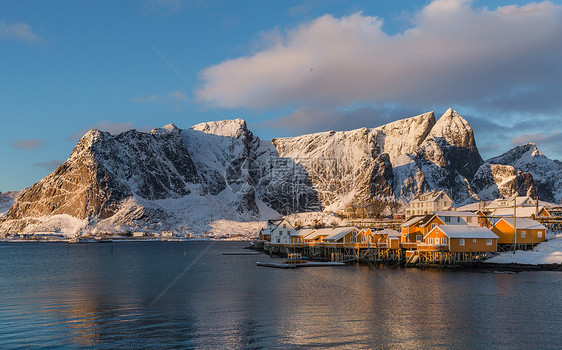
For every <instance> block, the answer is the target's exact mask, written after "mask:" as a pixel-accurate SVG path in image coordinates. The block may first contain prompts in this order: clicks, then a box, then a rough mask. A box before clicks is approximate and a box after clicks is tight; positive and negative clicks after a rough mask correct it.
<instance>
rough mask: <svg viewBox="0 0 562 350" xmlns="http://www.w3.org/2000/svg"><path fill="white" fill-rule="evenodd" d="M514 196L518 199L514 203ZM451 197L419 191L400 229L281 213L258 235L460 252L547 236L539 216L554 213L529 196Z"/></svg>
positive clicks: (284, 241) (302, 243)
mask: <svg viewBox="0 0 562 350" xmlns="http://www.w3.org/2000/svg"><path fill="white" fill-rule="evenodd" d="M514 202H516V203H517V204H516V208H515V209H514V208H513V206H514ZM452 203H453V202H452V200H451V198H450V197H449V196H448V195H447V194H446V193H445V192H443V191H434V192H431V193H425V194H419V195H417V196H416V197H415V198H414V199H413V200H412V201H411V202H410V204H409V208H408V209H407V210H406V213H407V217H408V218H407V219H406V220H405V222H403V223H402V225H401V227H400V231H401V232H398V231H395V230H390V229H384V230H381V229H376V228H358V227H353V226H348V227H332V228H316V229H315V228H302V229H295V227H293V225H292V224H291V223H290V222H289V221H288V220H287V219H284V218H281V219H278V220H270V221H269V222H268V226H267V229H266V230H263V231H262V232H260V235H259V238H258V240H259V241H261V242H263V243H265V245H268V246H271V247H276V246H278V247H334V248H354V249H363V248H386V249H407V250H418V251H444V252H455V253H456V252H460V253H462V252H495V251H498V250H504V249H511V248H512V247H514V245H515V246H516V247H517V248H521V249H528V248H532V247H533V246H534V245H536V244H538V243H541V242H543V241H544V240H545V239H546V230H547V228H546V227H545V226H544V225H542V224H541V223H540V222H539V221H537V220H536V219H539V218H544V217H548V216H550V213H549V212H548V210H547V209H546V208H545V207H542V206H539V205H538V203H537V202H534V201H532V200H531V199H530V198H528V197H517V198H512V199H500V200H497V201H494V202H492V203H490V204H489V205H488V206H487V208H482V207H481V206H479V205H473V206H472V207H466V208H463V210H458V209H456V208H454V207H453V206H452ZM531 204H532V205H531ZM510 205H511V206H512V207H511V208H509V206H510ZM517 206H520V207H517ZM506 209H507V210H506ZM514 211H515V212H516V215H514Z"/></svg>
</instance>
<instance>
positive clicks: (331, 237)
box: [322, 226, 357, 242]
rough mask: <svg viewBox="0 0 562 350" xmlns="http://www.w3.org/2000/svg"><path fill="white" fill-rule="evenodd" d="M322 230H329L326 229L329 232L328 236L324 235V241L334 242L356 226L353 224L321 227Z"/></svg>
mask: <svg viewBox="0 0 562 350" xmlns="http://www.w3.org/2000/svg"><path fill="white" fill-rule="evenodd" d="M322 230H330V231H326V232H329V233H328V236H326V237H324V241H330V242H336V241H337V240H339V239H341V238H342V237H344V236H345V235H347V234H348V233H350V232H351V231H353V230H357V228H356V227H353V226H348V227H335V228H331V229H322Z"/></svg>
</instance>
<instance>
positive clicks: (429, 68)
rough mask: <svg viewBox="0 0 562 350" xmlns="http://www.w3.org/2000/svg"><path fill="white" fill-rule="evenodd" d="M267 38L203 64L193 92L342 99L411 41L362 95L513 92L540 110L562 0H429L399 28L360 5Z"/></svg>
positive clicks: (559, 76)
mask: <svg viewBox="0 0 562 350" xmlns="http://www.w3.org/2000/svg"><path fill="white" fill-rule="evenodd" d="M263 37H264V38H267V37H268V36H263ZM271 37H274V38H275V39H274V40H271V41H270V42H264V43H263V45H264V47H265V48H264V49H262V50H261V51H259V52H257V53H254V54H251V55H248V56H244V57H240V58H236V59H229V60H226V61H224V62H222V63H220V64H217V65H214V66H211V67H208V68H206V69H205V70H203V71H202V72H201V75H200V77H201V80H202V85H201V88H200V90H199V94H200V95H201V96H205V98H206V99H208V100H210V101H212V102H213V103H216V104H217V105H218V106H220V107H223V108H239V107H242V108H255V109H261V108H271V107H293V108H299V107H302V106H322V108H334V107H339V108H341V107H342V106H345V105H347V104H348V103H350V102H351V101H353V100H354V99H355V98H356V97H357V96H358V95H359V94H360V93H361V92H362V91H363V90H364V89H365V88H366V87H367V86H369V84H371V83H372V82H373V80H374V79H375V78H376V77H377V76H379V74H381V72H383V71H384V70H385V69H386V68H387V67H389V65H390V64H391V63H392V62H393V61H394V60H395V59H396V58H397V57H398V56H399V55H400V53H401V52H403V51H404V49H405V48H406V47H408V45H410V44H411V43H412V42H414V45H413V46H412V47H411V48H410V49H409V50H408V51H407V52H406V53H405V54H404V55H403V56H402V57H401V58H400V59H399V60H397V61H396V63H395V64H394V65H393V66H392V67H391V68H390V69H389V70H388V71H387V72H386V73H385V74H384V75H383V76H382V77H381V78H380V80H379V81H377V83H376V84H375V85H374V86H373V87H372V88H370V89H369V90H368V91H367V92H366V93H365V94H364V95H363V96H362V98H361V99H360V100H359V102H360V103H361V102H363V103H377V104H381V103H382V104H385V103H391V104H402V105H408V106H414V105H427V104H434V105H447V106H449V105H465V106H468V105H472V106H476V105H484V104H485V105H486V106H488V107H489V108H493V107H494V106H495V105H496V104H498V105H499V106H500V107H501V106H505V105H509V102H510V101H513V100H514V99H515V98H514V96H517V98H516V100H517V101H518V103H519V104H526V105H528V106H531V107H532V108H531V107H529V108H531V109H540V108H542V107H541V105H542V102H541V103H537V101H538V100H537V101H535V100H536V99H538V98H539V96H543V97H542V98H543V99H544V96H559V93H558V91H559V88H558V86H559V82H560V81H561V80H562V66H561V65H560V62H562V50H561V47H562V46H561V45H560V43H561V42H562V6H559V5H555V4H552V3H550V2H541V3H532V4H529V5H525V6H515V5H510V6H505V7H500V8H497V9H494V10H490V9H487V8H485V7H482V8H476V7H475V6H474V5H473V3H472V1H463V0H436V1H433V2H431V3H430V4H428V5H427V6H426V7H424V8H423V9H422V10H421V11H420V12H418V13H417V14H416V15H415V16H414V17H413V22H412V27H411V28H410V29H408V30H406V31H404V32H402V33H398V34H396V35H388V34H386V33H385V32H384V31H383V22H382V20H381V19H379V18H377V17H374V16H367V15H365V14H362V13H360V12H358V13H355V14H352V15H350V16H345V17H341V18H335V17H333V16H331V15H325V16H322V17H319V18H317V19H315V20H313V21H311V22H308V23H305V24H303V25H301V26H300V27H298V28H295V29H292V30H288V31H286V32H284V33H282V36H281V39H279V37H278V35H272V36H271ZM553 89H556V90H553ZM525 91H529V93H528V94H527V93H526V92H525ZM533 91H535V93H534V94H533V93H532V92H533ZM536 91H540V92H541V93H540V94H537V93H536ZM521 95H523V96H521ZM527 96H531V97H530V98H529V99H528V100H526V99H525V97H527ZM550 100H552V99H550ZM550 100H548V101H545V103H550V104H552V103H554V104H555V105H556V108H558V109H562V107H561V106H560V103H559V102H553V101H550Z"/></svg>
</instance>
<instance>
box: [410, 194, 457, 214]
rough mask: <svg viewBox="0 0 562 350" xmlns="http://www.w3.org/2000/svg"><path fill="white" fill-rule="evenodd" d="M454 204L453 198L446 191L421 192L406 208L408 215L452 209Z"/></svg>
mask: <svg viewBox="0 0 562 350" xmlns="http://www.w3.org/2000/svg"><path fill="white" fill-rule="evenodd" d="M452 206H453V200H452V199H451V197H449V195H447V193H445V191H432V192H426V193H421V194H418V195H417V196H415V197H414V198H413V199H412V200H411V201H410V204H409V206H408V209H406V217H410V216H413V215H425V214H428V213H431V212H434V211H445V210H450V209H451V207H452Z"/></svg>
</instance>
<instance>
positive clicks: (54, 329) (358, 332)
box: [0, 242, 562, 349]
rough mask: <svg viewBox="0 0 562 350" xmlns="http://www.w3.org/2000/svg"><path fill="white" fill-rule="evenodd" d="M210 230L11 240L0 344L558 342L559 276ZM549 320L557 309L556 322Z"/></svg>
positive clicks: (3, 270)
mask: <svg viewBox="0 0 562 350" xmlns="http://www.w3.org/2000/svg"><path fill="white" fill-rule="evenodd" d="M207 244H209V243H207V242H193V243H122V244H115V245H114V246H111V245H102V244H99V245H90V246H89V247H87V246H84V245H73V246H70V247H66V246H64V245H49V244H31V245H10V246H9V248H6V249H2V253H5V254H3V255H2V256H0V283H1V287H2V291H3V293H1V294H0V313H1V314H2V318H1V319H0V344H2V347H3V348H15V347H36V346H53V347H71V348H77V347H78V348H79V347H84V348H116V347H128V348H154V347H175V348H208V349H216V348H243V349H262V348H272V347H273V348H278V347H279V348H303V347H311V348H322V349H324V348H354V349H356V348H364V349H371V348H381V349H386V348H396V349H406V348H408V349H410V348H435V347H443V348H451V347H461V348H502V347H506V348H510V347H512V345H513V344H517V346H516V347H522V348H526V347H536V346H538V345H540V347H543V348H548V347H557V346H558V333H557V332H556V331H554V332H553V331H552V330H556V329H559V328H558V327H560V326H562V324H561V323H562V322H561V320H560V317H559V316H558V315H559V313H560V311H562V298H561V295H560V290H561V287H562V277H561V274H559V273H555V272H554V273H553V272H532V273H520V274H514V275H506V274H493V273H469V272H458V271H436V270H418V269H400V268H377V269H372V268H370V267H367V266H347V267H342V268H314V269H313V268H311V269H297V270H277V269H267V268H261V267H256V266H255V261H256V260H264V259H269V257H266V256H260V257H255V256H222V255H221V252H222V251H223V250H233V249H236V247H241V246H242V245H243V243H240V244H239V243H217V244H216V245H215V246H213V247H212V248H211V249H210V250H209V251H208V253H207V254H206V255H205V256H204V258H203V259H201V260H200V261H198V262H197V264H195V265H194V266H193V268H192V269H190V270H189V271H188V272H187V273H186V274H185V275H184V276H183V277H182V278H181V279H180V280H179V281H178V283H176V284H175V285H174V286H173V287H172V288H171V289H170V290H169V291H168V292H167V293H166V294H165V295H164V296H163V297H162V298H161V299H159V300H158V302H157V303H156V304H155V305H154V306H152V307H148V305H149V304H150V303H151V301H153V300H154V298H155V297H156V296H157V295H158V294H160V293H161V292H162V290H163V289H164V288H165V287H166V286H167V285H168V284H169V283H170V282H171V281H172V280H173V279H174V278H175V277H176V276H177V275H178V274H179V273H180V272H181V271H183V269H184V268H185V266H187V265H188V264H189V263H190V262H191V261H192V259H194V258H195V256H197V255H198V254H199V252H201V251H202V250H203V249H205V247H206V246H207ZM544 320H549V324H548V327H546V326H544V325H545V323H544Z"/></svg>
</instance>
